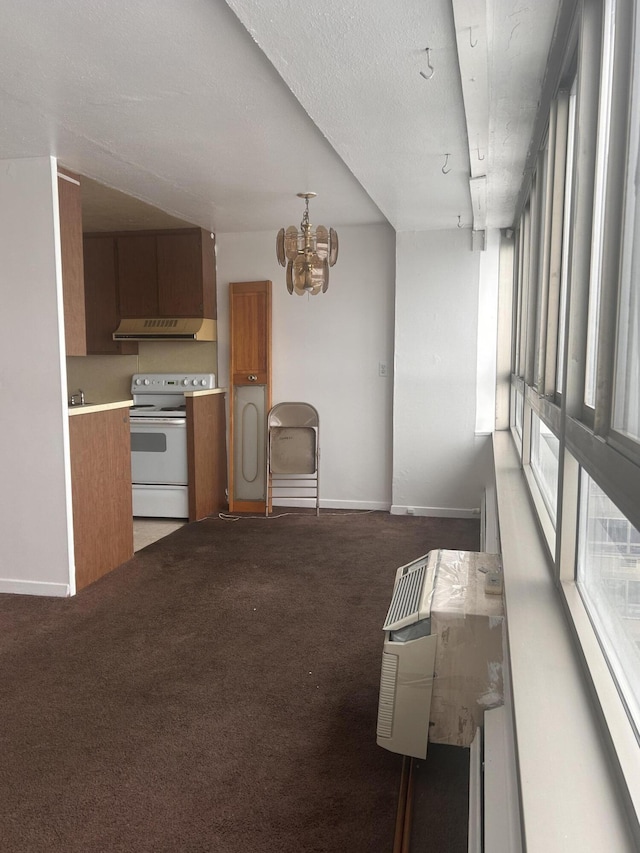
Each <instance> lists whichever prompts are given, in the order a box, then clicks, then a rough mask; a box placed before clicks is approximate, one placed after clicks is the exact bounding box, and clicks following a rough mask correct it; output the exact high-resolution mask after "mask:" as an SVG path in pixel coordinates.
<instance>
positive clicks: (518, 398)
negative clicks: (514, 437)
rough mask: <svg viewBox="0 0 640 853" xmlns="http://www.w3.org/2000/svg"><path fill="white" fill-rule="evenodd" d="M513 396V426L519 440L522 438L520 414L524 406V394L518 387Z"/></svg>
mask: <svg viewBox="0 0 640 853" xmlns="http://www.w3.org/2000/svg"><path fill="white" fill-rule="evenodd" d="M513 396H514V406H515V419H514V426H515V428H516V432H517V433H518V435H519V437H520V440H522V414H523V408H524V396H523V394H522V392H521V391H520V390H519V389H516V391H515V393H514V395H513Z"/></svg>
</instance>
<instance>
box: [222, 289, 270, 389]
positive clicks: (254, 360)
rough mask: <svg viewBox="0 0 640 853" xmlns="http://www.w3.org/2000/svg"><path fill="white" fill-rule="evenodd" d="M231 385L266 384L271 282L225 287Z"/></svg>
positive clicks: (268, 374) (268, 375)
mask: <svg viewBox="0 0 640 853" xmlns="http://www.w3.org/2000/svg"><path fill="white" fill-rule="evenodd" d="M229 318H230V323H231V342H230V344H231V346H230V349H231V353H230V355H231V384H232V385H270V382H271V376H270V374H271V282H270V281H249V282H238V283H234V284H230V285H229Z"/></svg>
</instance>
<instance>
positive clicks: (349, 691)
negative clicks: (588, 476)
mask: <svg viewBox="0 0 640 853" xmlns="http://www.w3.org/2000/svg"><path fill="white" fill-rule="evenodd" d="M477 547H478V524H477V522H475V521H459V520H445V519H428V518H409V517H405V516H402V517H401V516H391V515H388V514H386V513H358V514H346V513H345V514H329V513H328V512H327V513H322V514H321V515H320V517H319V518H315V516H310V515H293V516H292V515H289V516H286V517H283V518H272V519H269V520H265V519H242V520H240V521H238V522H235V523H230V522H227V521H223V520H220V519H207V520H205V521H204V522H201V523H199V524H190V525H187V526H186V527H184V528H182V529H181V530H178V531H177V532H175V533H173V534H172V535H171V536H169V537H167V538H166V539H164V540H162V541H161V542H158V543H156V544H154V545H150V546H149V547H147V548H146V549H144V550H143V551H141V552H139V553H138V554H137V555H136V556H135V557H134V559H133V560H131V561H129V562H128V563H126V564H124V565H123V566H121V567H120V568H119V569H117V570H116V571H115V572H112V573H111V574H110V575H108V576H107V577H105V578H103V579H102V580H100V581H98V582H97V583H95V584H93V585H92V586H90V587H88V588H86V589H85V590H83V591H82V592H81V593H79V594H78V595H77V596H76V597H75V598H72V599H66V600H61V599H42V598H40V599H38V598H32V597H27V596H6V595H5V596H0V691H1V692H0V748H1V750H0V848H1V849H2V851H8V852H9V851H10V853H21V851H25V852H26V851H29V853H40V851H61V853H62V851H64V853H75V851H78V853H80V851H82V853H93V851H103V852H104V853H119V852H120V851H122V852H123V853H133V851H135V853H144V851H154V853H164V851H167V853H169V851H171V853H174V851H176V852H177V851H180V853H196V851H197V853H205V851H212V853H214V851H215V853H253V852H254V851H256V852H257V851H260V853H272V852H273V853H276V851H278V853H303V851H304V853H306V851H309V853H315V851H317V853H333V851H335V853H338V851H340V853H345V852H346V851H349V853H378V851H380V853H384V851H390V850H391V845H392V839H393V833H394V820H395V810H396V799H397V793H398V784H399V774H400V765H401V758H400V757H399V756H396V755H392V754H391V753H388V752H386V751H385V750H382V749H380V748H378V747H377V746H376V744H375V724H376V710H377V698H378V682H379V674H380V655H381V649H382V631H381V625H382V621H383V619H384V616H385V613H386V608H387V606H388V603H389V599H390V594H391V588H392V583H393V577H394V572H395V569H396V568H397V567H398V566H399V565H402V564H403V563H405V562H408V561H410V560H412V559H415V558H416V557H418V556H420V555H421V554H424V553H426V552H427V551H429V550H431V549H434V548H460V549H465V550H476V549H477ZM427 762H428V759H427ZM442 808H443V806H442V803H441V802H439V803H438V810H439V811H441V810H442ZM455 814H456V817H455V819H456V820H458V816H457V812H455ZM452 817H453V815H452ZM448 837H449V836H448V835H447V831H446V829H445V833H444V836H443V838H444V839H445V840H443V841H442V842H441V843H438V842H437V839H432V841H431V843H430V846H429V848H428V849H430V850H438V851H440V853H448V851H456V850H457V849H458V848H456V847H450V846H448V843H447V842H446V839H447V838H448ZM434 842H435V846H433V844H434ZM443 845H444V846H443Z"/></svg>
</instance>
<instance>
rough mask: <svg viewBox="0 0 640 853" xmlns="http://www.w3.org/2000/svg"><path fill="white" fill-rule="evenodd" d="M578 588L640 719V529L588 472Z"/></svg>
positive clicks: (584, 476)
mask: <svg viewBox="0 0 640 853" xmlns="http://www.w3.org/2000/svg"><path fill="white" fill-rule="evenodd" d="M577 583H578V588H579V590H580V592H581V594H582V597H583V599H584V602H585V606H586V607H587V610H588V611H589V615H590V616H591V621H592V623H593V625H594V628H595V630H596V633H597V634H598V638H599V640H600V643H601V645H602V648H603V650H604V653H605V655H606V656H607V659H608V661H609V665H610V667H611V670H612V672H613V674H614V677H615V678H616V681H617V682H618V687H619V689H620V691H621V693H622V695H623V697H624V699H625V702H626V705H627V708H628V710H629V712H630V714H631V717H632V719H633V720H634V722H635V725H636V728H638V723H639V721H640V533H639V532H638V530H637V529H636V528H635V527H634V526H633V525H632V524H631V522H630V521H629V520H628V519H627V518H625V516H624V515H623V514H622V513H621V512H620V510H619V509H618V508H617V507H616V505H615V504H614V503H612V501H611V500H610V499H609V498H608V497H607V496H606V495H605V493H604V492H603V491H602V489H601V488H600V487H599V486H598V485H597V484H596V483H595V481H594V480H592V479H591V477H589V475H588V474H587V473H586V472H585V471H584V470H583V471H582V474H581V483H580V528H579V535H578V570H577Z"/></svg>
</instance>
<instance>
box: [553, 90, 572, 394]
mask: <svg viewBox="0 0 640 853" xmlns="http://www.w3.org/2000/svg"><path fill="white" fill-rule="evenodd" d="M576 88H577V79H574V81H573V85H572V86H571V95H570V97H569V119H568V128H567V168H566V173H565V192H564V221H563V228H562V231H563V233H562V266H561V275H560V311H559V315H558V361H557V375H556V388H557V389H558V390H559V391H562V383H563V380H564V335H565V317H566V313H567V281H568V278H569V244H570V240H569V233H570V228H571V188H572V186H573V143H574V138H575V127H576Z"/></svg>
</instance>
